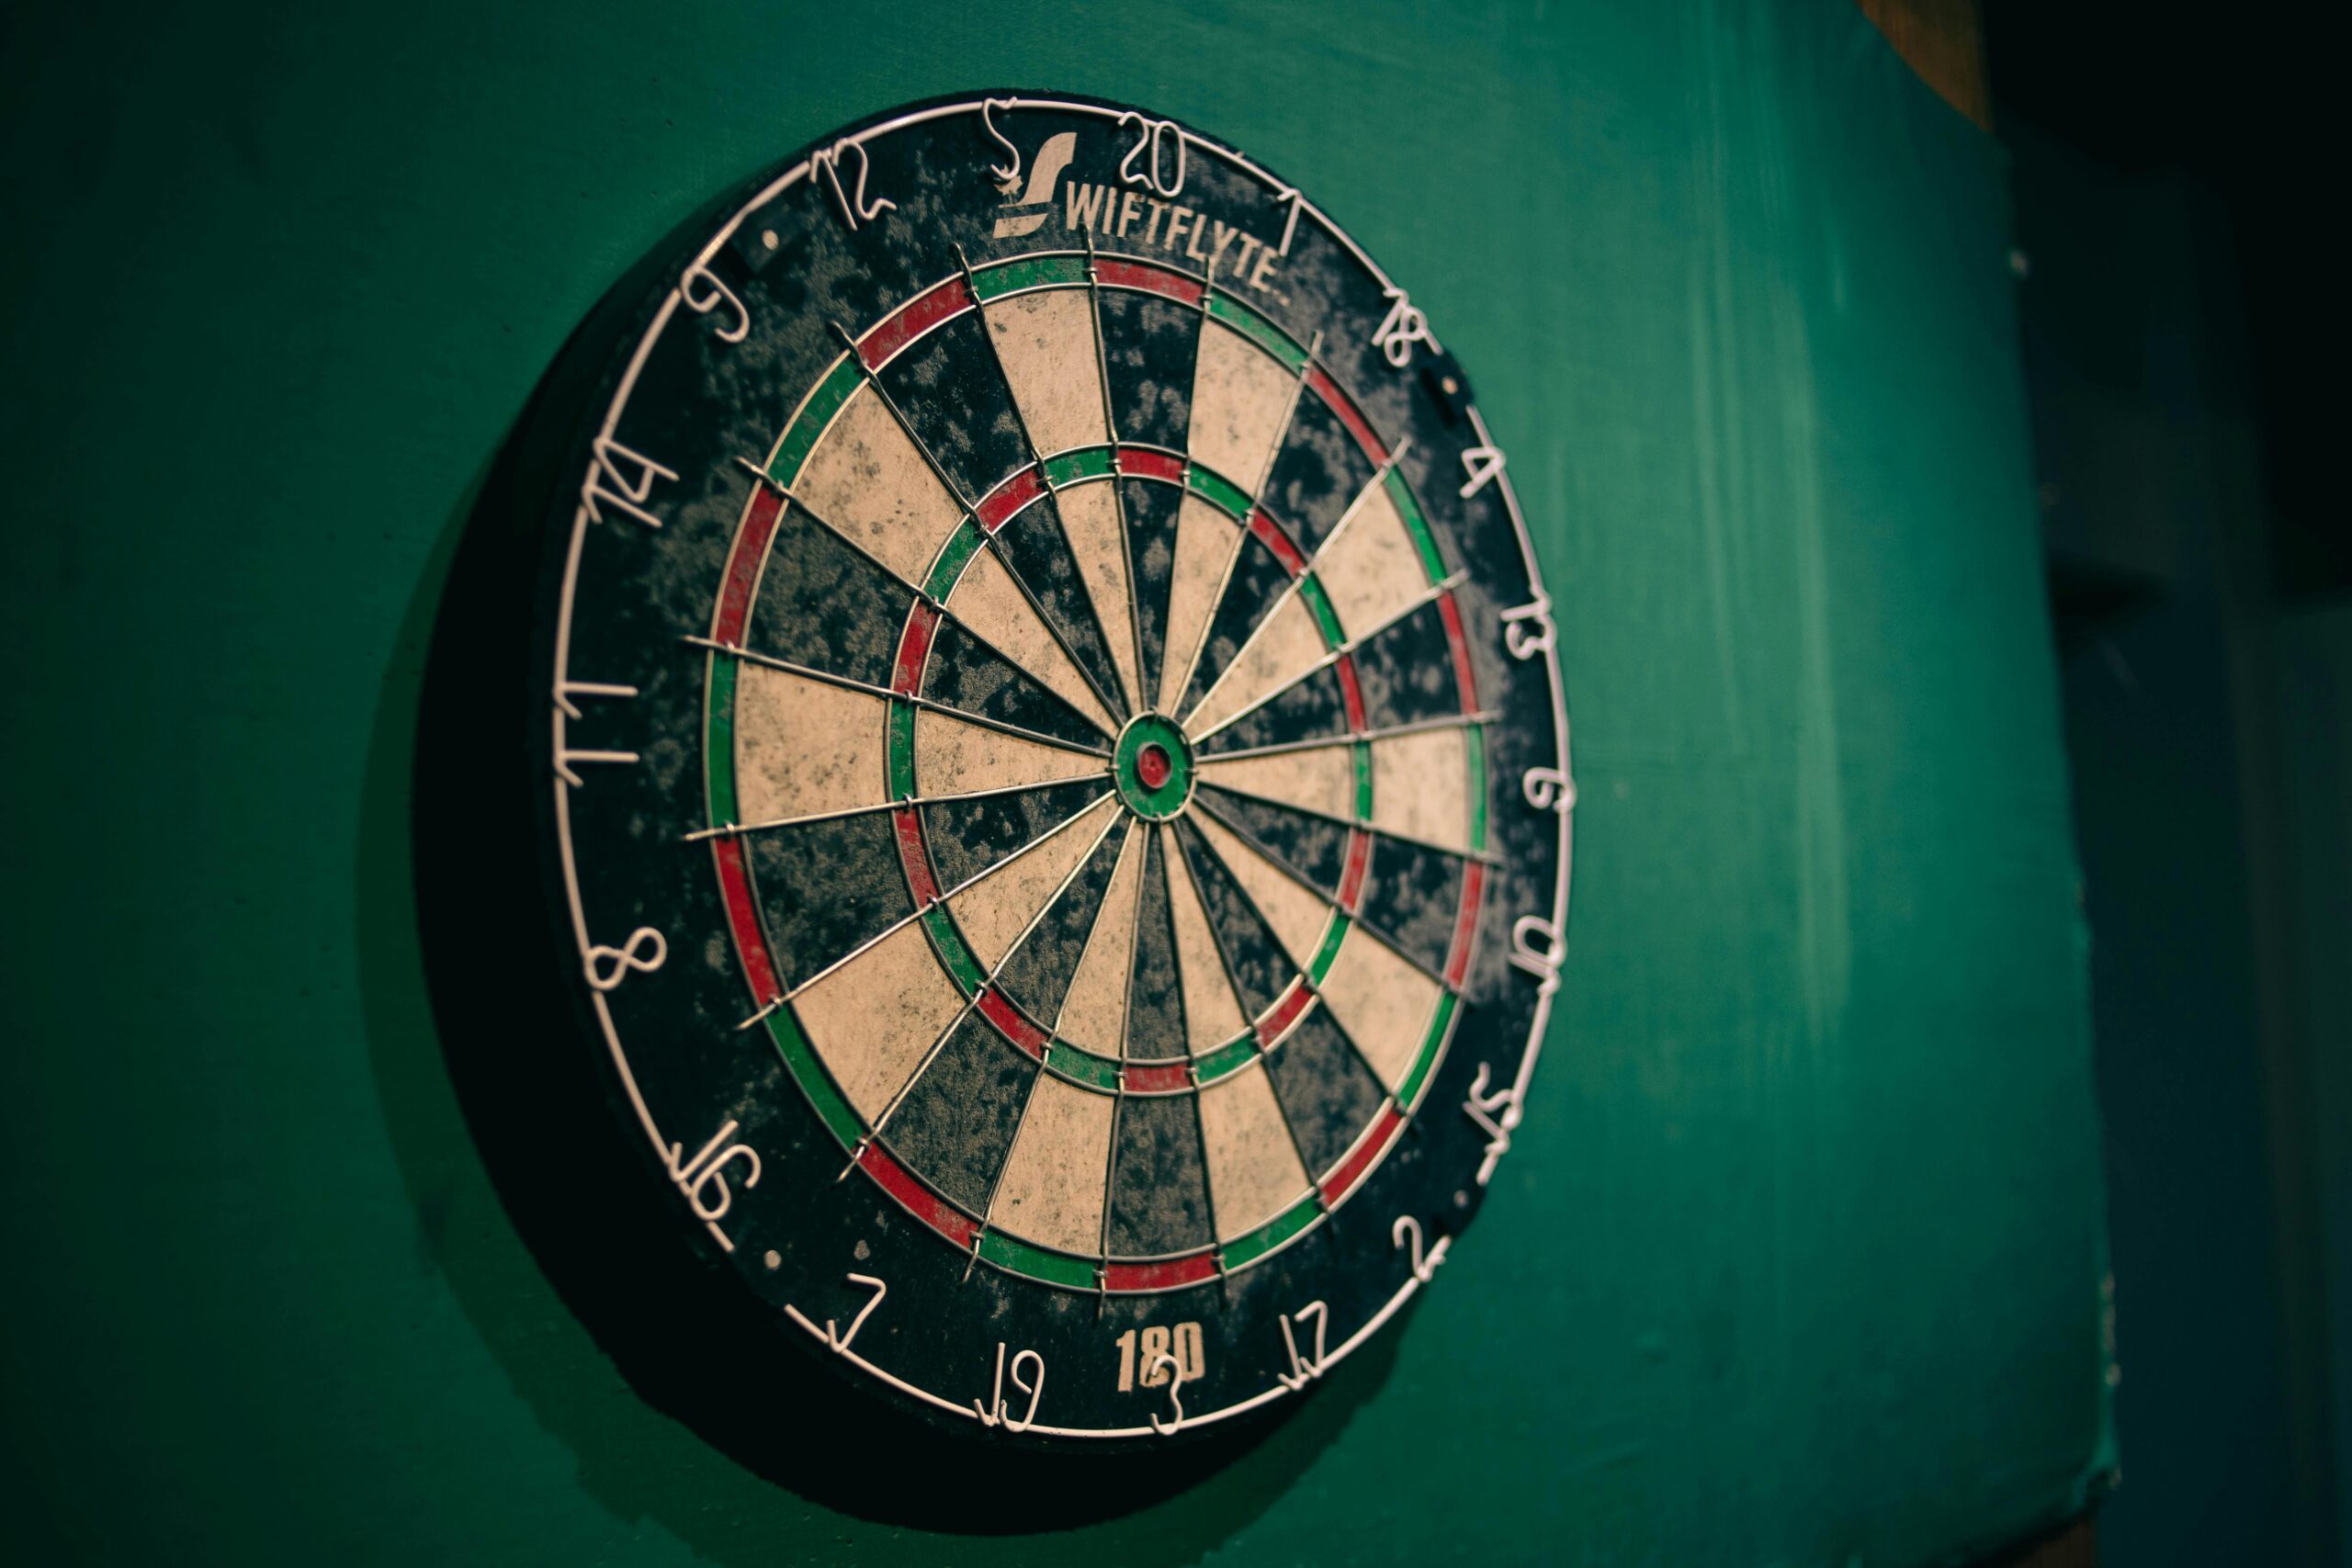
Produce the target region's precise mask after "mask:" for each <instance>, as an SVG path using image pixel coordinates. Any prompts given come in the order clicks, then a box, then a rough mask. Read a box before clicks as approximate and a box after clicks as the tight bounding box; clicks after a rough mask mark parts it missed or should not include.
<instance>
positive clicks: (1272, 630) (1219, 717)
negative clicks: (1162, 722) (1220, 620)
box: [1184, 592, 1330, 735]
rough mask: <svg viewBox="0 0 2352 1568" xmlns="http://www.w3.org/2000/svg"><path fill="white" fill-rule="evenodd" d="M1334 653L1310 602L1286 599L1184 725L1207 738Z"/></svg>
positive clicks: (1289, 596) (1293, 597) (1293, 596)
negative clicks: (1213, 731) (1307, 605)
mask: <svg viewBox="0 0 2352 1568" xmlns="http://www.w3.org/2000/svg"><path fill="white" fill-rule="evenodd" d="M1329 651H1330V649H1329V647H1328V646H1327V645H1326V644H1325V643H1324V641H1323V633H1322V630H1321V628H1320V627H1318V626H1316V624H1315V613H1314V612H1313V611H1311V610H1309V609H1308V608H1307V607H1306V600H1305V599H1304V598H1302V597H1301V596H1300V595H1298V594H1297V593H1295V592H1293V593H1287V594H1285V595H1283V602H1282V603H1281V604H1277V605H1276V606H1274V613H1273V614H1272V615H1268V616H1267V617H1266V618H1265V619H1264V620H1263V621H1261V622H1260V623H1259V624H1258V628H1257V630H1255V631H1253V632H1251V633H1250V640H1249V641H1248V642H1247V643H1245V644H1244V645H1243V646H1242V649H1241V651H1240V652H1239V653H1238V654H1237V655H1235V656H1234V660H1233V662H1232V663H1231V664H1229V665H1227V666H1226V670H1225V673H1224V674H1222V675H1220V676H1218V677H1217V680H1216V685H1214V686H1211V687H1210V688H1209V690H1208V694H1207V695H1205V696H1204V697H1203V698H1202V699H1201V705H1200V706H1198V707H1196V708H1194V709H1193V713H1192V716H1191V717H1189V718H1187V719H1186V720H1185V721H1184V728H1185V729H1186V730H1187V731H1188V732H1189V733H1191V734H1193V735H1206V734H1207V733H1208V732H1209V731H1211V730H1212V729H1215V728H1216V727H1217V726H1218V725H1220V724H1223V723H1224V722H1225V721H1226V720H1227V719H1229V718H1231V717H1232V716H1234V715H1236V714H1238V713H1240V712H1242V711H1243V710H1244V709H1246V708H1248V707H1249V706H1250V704H1252V703H1255V702H1259V701H1261V700H1262V699H1264V698H1266V697H1270V696H1272V695H1273V694H1275V693H1276V692H1279V691H1281V690H1282V689H1283V687H1285V686H1288V685H1290V684H1292V683H1293V682H1296V681H1298V680H1300V679H1301V678H1303V677H1304V676H1305V675H1306V673H1307V672H1308V671H1311V670H1313V669H1314V668H1315V666H1316V665H1317V664H1318V663H1320V662H1321V661H1322V660H1323V656H1324V655H1325V654H1327V653H1329Z"/></svg>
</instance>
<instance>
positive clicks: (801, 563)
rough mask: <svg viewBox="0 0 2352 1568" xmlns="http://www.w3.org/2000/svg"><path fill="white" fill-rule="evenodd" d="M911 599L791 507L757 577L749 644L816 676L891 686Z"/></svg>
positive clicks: (799, 509)
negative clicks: (819, 673) (818, 672)
mask: <svg viewBox="0 0 2352 1568" xmlns="http://www.w3.org/2000/svg"><path fill="white" fill-rule="evenodd" d="M779 563H781V564H779ZM910 600H911V595H910V593H909V592H908V591H907V588H906V585H905V584H903V583H901V582H900V581H899V580H898V579H897V578H895V577H892V576H891V575H890V574H889V573H888V572H887V571H884V570H882V569H881V568H880V567H878V566H876V565H875V564H874V563H873V562H872V561H870V560H868V559H866V558H865V557H864V556H862V555H860V554H858V553H857V551H855V550H854V549H852V548H851V547H849V546H848V545H846V544H844V543H843V542H842V538H841V536H839V535H837V534H835V533H834V532H833V531H832V530H831V528H828V527H826V526H825V525H823V524H822V523H820V522H819V521H818V520H817V519H816V518H815V517H813V516H811V515H810V514H809V512H808V511H807V510H806V509H805V508H803V507H800V506H797V505H789V504H787V505H786V507H785V509H784V514H783V516H782V517H781V518H779V519H778V521H777V523H776V529H775V540H774V541H773V542H772V543H771V545H770V546H769V549H768V567H767V570H764V571H763V572H762V573H761V575H760V595H759V597H758V599H756V600H755V601H753V603H752V616H751V621H750V624H749V626H747V627H746V629H745V632H744V645H745V646H746V647H748V648H750V649H752V651H754V652H756V653H764V654H767V655H769V656H771V657H773V658H776V659H783V660H790V661H791V662H792V663H795V664H799V665H805V666H806V667H808V668H809V669H811V670H822V671H827V672H829V673H831V674H835V675H844V676H847V677H848V678H850V679H851V680H854V681H863V682H865V683H866V684H868V685H870V686H888V684H889V683H890V664H891V660H893V659H894V658H895V657H896V656H897V653H898V646H899V627H900V626H902V625H903V624H904V622H905V621H906V618H907V609H908V605H909V604H910Z"/></svg>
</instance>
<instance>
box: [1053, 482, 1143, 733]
mask: <svg viewBox="0 0 2352 1568" xmlns="http://www.w3.org/2000/svg"><path fill="white" fill-rule="evenodd" d="M1054 505H1055V507H1056V509H1057V510H1058V511H1059V512H1060V513H1061V518H1062V532H1063V533H1064V534H1066V535H1068V536H1069V550H1070V554H1071V555H1072V556H1074V557H1076V558H1077V559H1078V575H1079V577H1080V579H1081V580H1082V581H1084V582H1085V583H1086V596H1087V597H1088V598H1089V599H1091V600H1092V601H1093V602H1094V615H1095V618H1096V619H1097V620H1099V621H1101V622H1102V623H1103V637H1104V638H1105V639H1106V640H1107V641H1109V643H1110V645H1111V662H1112V663H1114V664H1115V665H1117V666H1118V667H1119V679H1120V680H1122V681H1124V682H1126V687H1127V700H1128V702H1129V703H1130V704H1131V705H1133V706H1135V707H1137V708H1140V707H1142V705H1143V682H1141V681H1139V680H1138V679H1137V678H1136V619H1135V615H1134V612H1133V609H1132V605H1133V603H1134V601H1133V600H1132V599H1131V598H1130V597H1129V594H1128V591H1127V541H1126V532H1125V529H1123V528H1122V527H1121V526H1120V525H1119V496H1118V490H1117V487H1116V486H1115V485H1111V484H1083V485H1076V486H1073V487H1072V488H1070V489H1069V490H1062V491H1055V492H1054Z"/></svg>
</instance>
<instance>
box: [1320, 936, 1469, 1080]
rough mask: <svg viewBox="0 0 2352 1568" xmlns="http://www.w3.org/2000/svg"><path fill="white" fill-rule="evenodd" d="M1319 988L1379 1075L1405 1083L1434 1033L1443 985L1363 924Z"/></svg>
mask: <svg viewBox="0 0 2352 1568" xmlns="http://www.w3.org/2000/svg"><path fill="white" fill-rule="evenodd" d="M1315 988H1316V990H1317V993H1318V994H1320V995H1321V997H1322V998H1323V1005H1324V1006H1325V1007H1328V1008H1329V1009H1330V1010H1331V1016H1332V1017H1333V1018H1335V1019H1337V1020H1339V1022H1340V1028H1341V1029H1344V1030H1346V1031H1347V1032H1348V1038H1349V1039H1351V1040H1353V1041H1354V1042H1355V1043H1356V1049H1357V1050H1358V1051H1360V1052H1362V1053H1363V1059H1364V1060H1365V1061H1367V1062H1369V1063H1371V1064H1372V1070H1373V1073H1374V1076H1376V1077H1378V1078H1379V1079H1380V1081H1381V1082H1382V1083H1384V1084H1385V1085H1387V1086H1388V1087H1389V1088H1390V1089H1395V1088H1396V1087H1397V1085H1398V1084H1400V1083H1402V1082H1404V1080H1405V1074H1406V1073H1407V1072H1408V1071H1409V1070H1410V1069H1411V1067H1412V1066H1413V1055H1414V1053H1415V1052H1417V1051H1419V1049H1420V1047H1421V1042H1422V1041H1423V1040H1424V1039H1426V1038H1428V1036H1429V1032H1430V1017H1431V1015H1432V1014H1434V1013H1435V1012H1436V1010H1437V1002H1438V997H1439V994H1440V991H1439V987H1438V983H1437V982H1436V981H1435V980H1432V979H1430V977H1429V976H1427V975H1424V974H1422V973H1421V972H1420V971H1419V970H1418V969H1416V968H1414V967H1413V966H1412V965H1411V964H1408V963H1406V962H1405V961H1404V960H1403V959H1401V958H1399V957H1397V954H1396V953H1392V952H1391V951H1389V949H1388V948H1387V947H1385V946H1384V945H1383V944H1382V943H1381V942H1378V941H1376V940H1374V938H1373V937H1372V936H1371V934H1370V933H1368V932H1366V931H1364V930H1363V928H1362V927H1360V926H1359V927H1351V928H1350V930H1349V931H1348V934H1347V935H1346V936H1345V937H1344V938H1342V939H1341V940H1340V954H1339V956H1338V957H1337V958H1335V959H1333V960H1332V961H1331V967H1330V970H1329V973H1327V974H1326V975H1325V976H1323V983H1322V984H1321V985H1319V986H1317V987H1315Z"/></svg>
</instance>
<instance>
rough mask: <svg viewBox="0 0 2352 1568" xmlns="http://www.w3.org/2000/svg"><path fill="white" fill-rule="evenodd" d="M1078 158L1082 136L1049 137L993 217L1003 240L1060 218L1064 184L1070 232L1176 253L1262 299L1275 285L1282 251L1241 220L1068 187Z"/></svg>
mask: <svg viewBox="0 0 2352 1568" xmlns="http://www.w3.org/2000/svg"><path fill="white" fill-rule="evenodd" d="M1077 153H1078V132H1076V131H1074V130H1064V131H1058V132H1057V133H1055V134H1054V135H1052V136H1049V137H1047V138H1046V141H1045V144H1044V145H1043V146H1041V147H1039V148H1038V149H1037V156H1036V159H1035V162H1034V163H1032V164H1030V167H1029V177H1028V179H1027V180H1026V181H1025V182H1023V181H1008V182H1007V185H1006V191H1005V197H1004V208H1003V210H1002V212H1001V213H1000V214H999V216H998V218H997V220H996V237H997V238H998V239H1000V240H1012V239H1019V238H1020V237H1022V236H1023V235H1024V234H1034V233H1035V232H1036V231H1038V230H1040V229H1042V228H1044V227H1045V226H1046V223H1047V222H1048V221H1049V220H1052V219H1053V218H1055V217H1056V216H1057V211H1056V203H1055V199H1054V198H1055V195H1056V188H1055V187H1056V186H1060V187H1061V188H1060V192H1059V194H1060V196H1061V202H1060V205H1059V212H1058V216H1059V217H1060V219H1061V222H1062V228H1063V229H1064V230H1065V231H1068V232H1069V233H1073V234H1074V233H1077V232H1079V231H1080V230H1084V231H1088V232H1091V233H1094V234H1099V235H1101V236H1102V237H1103V238H1104V239H1106V240H1118V241H1122V242H1125V246H1126V247H1130V248H1131V247H1133V246H1135V245H1136V243H1141V244H1144V245H1149V246H1152V247H1154V248H1155V249H1158V250H1163V251H1170V252H1174V253H1176V254H1180V255H1182V257H1184V258H1185V259H1186V260H1188V261H1191V262H1192V263H1193V264H1194V265H1197V266H1198V267H1199V269H1200V270H1201V271H1202V272H1204V273H1205V274H1207V275H1208V276H1209V277H1210V278H1211V279H1212V280H1215V279H1216V278H1218V277H1220V276H1222V277H1223V278H1225V279H1226V280H1227V287H1233V286H1235V285H1247V286H1248V287H1249V288H1252V289H1255V290H1256V291H1258V292H1259V293H1261V294H1262V293H1267V292H1270V291H1272V289H1273V288H1274V286H1275V284H1276V283H1277V282H1278V281H1279V276H1278V275H1279V270H1280V268H1281V265H1282V261H1283V253H1282V252H1281V251H1280V250H1278V249H1276V248H1275V247H1274V245H1273V244H1272V243H1269V242H1267V241H1265V240H1261V239H1260V238H1259V237H1258V236H1257V235H1255V234H1252V233H1250V232H1248V231H1246V230H1244V229H1243V228H1242V227H1241V226H1240V225H1239V224H1238V223H1228V222H1227V221H1225V220H1223V219H1221V218H1217V217H1216V216H1214V215H1212V214H1209V213H1206V212H1199V211H1195V210H1194V209H1192V208H1190V207H1186V206H1184V205H1183V204H1182V203H1181V202H1177V201H1175V200H1173V199H1170V200H1165V201H1163V200H1159V199H1158V198H1156V197H1152V196H1148V195H1146V194H1145V192H1144V191H1142V190H1140V189H1122V188H1120V187H1119V186H1099V185H1086V184H1082V183H1080V182H1079V181H1077V180H1071V181H1069V182H1068V183H1066V184H1065V183H1064V182H1063V180H1062V175H1064V174H1065V173H1066V172H1068V170H1069V165H1070V160H1071V159H1072V158H1074V157H1076V156H1077ZM1276 297H1277V298H1280V296H1279V295H1277V296H1276Z"/></svg>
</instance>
